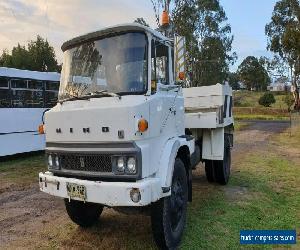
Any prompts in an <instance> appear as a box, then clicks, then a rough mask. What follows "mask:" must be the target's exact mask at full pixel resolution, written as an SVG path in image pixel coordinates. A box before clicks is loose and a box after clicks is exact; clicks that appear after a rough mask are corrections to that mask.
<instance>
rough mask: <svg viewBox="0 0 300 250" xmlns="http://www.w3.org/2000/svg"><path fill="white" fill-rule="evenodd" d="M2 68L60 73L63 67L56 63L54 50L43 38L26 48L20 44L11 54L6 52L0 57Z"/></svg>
mask: <svg viewBox="0 0 300 250" xmlns="http://www.w3.org/2000/svg"><path fill="white" fill-rule="evenodd" d="M0 66H4V67H10V68H17V69H27V70H36V71H58V72H60V70H61V66H60V65H58V63H57V61H56V56H55V52H54V48H53V47H52V46H50V44H49V42H48V41H47V40H45V39H43V38H42V37H41V36H37V39H36V40H35V41H30V42H29V43H28V44H27V48H26V47H25V46H21V45H20V44H18V45H17V46H16V47H13V49H12V51H11V54H9V52H8V51H7V50H4V51H3V53H2V55H1V57H0Z"/></svg>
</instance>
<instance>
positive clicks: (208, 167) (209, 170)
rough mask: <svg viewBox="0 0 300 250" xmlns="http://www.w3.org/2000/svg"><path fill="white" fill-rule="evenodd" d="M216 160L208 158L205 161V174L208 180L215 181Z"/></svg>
mask: <svg viewBox="0 0 300 250" xmlns="http://www.w3.org/2000/svg"><path fill="white" fill-rule="evenodd" d="M214 168H215V166H214V161H213V160H206V161H205V175H206V179H207V181H208V182H214V181H215V173H214V172H215V170H214Z"/></svg>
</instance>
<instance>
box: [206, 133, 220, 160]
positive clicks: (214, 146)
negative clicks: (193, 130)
mask: <svg viewBox="0 0 300 250" xmlns="http://www.w3.org/2000/svg"><path fill="white" fill-rule="evenodd" d="M202 143H203V144H202V158H203V159H208V160H223V156H224V128H216V129H204V130H203V140H202Z"/></svg>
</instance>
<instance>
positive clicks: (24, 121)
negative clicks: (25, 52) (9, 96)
mask: <svg viewBox="0 0 300 250" xmlns="http://www.w3.org/2000/svg"><path fill="white" fill-rule="evenodd" d="M0 77H9V78H11V79H13V78H22V79H34V80H42V81H55V82H58V81H59V79H60V74H58V73H55V72H37V71H29V70H19V69H14V68H6V67H0ZM44 110H45V109H44V108H0V156H7V155H13V154H18V153H25V152H31V151H38V150H44V149H45V136H44V135H39V134H38V132H37V130H38V126H39V125H40V124H41V123H42V114H43V112H44Z"/></svg>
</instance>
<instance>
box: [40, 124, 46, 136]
mask: <svg viewBox="0 0 300 250" xmlns="http://www.w3.org/2000/svg"><path fill="white" fill-rule="evenodd" d="M39 134H45V128H44V124H41V125H39Z"/></svg>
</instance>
